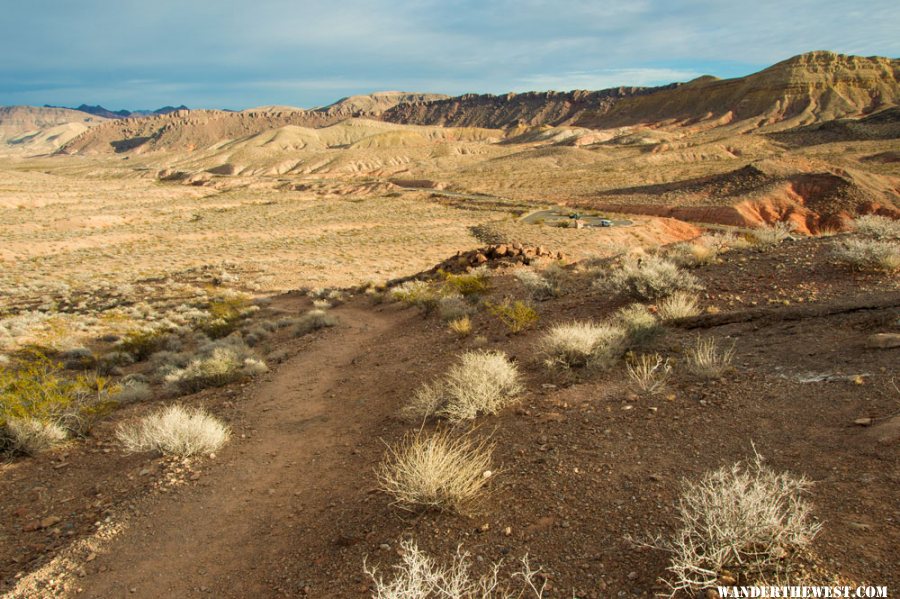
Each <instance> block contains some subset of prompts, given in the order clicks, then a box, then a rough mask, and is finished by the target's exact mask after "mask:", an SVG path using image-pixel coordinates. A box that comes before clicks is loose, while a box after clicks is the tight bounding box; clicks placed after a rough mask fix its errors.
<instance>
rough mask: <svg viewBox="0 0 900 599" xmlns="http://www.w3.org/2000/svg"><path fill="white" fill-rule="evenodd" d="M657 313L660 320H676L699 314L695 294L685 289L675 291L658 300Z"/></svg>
mask: <svg viewBox="0 0 900 599" xmlns="http://www.w3.org/2000/svg"><path fill="white" fill-rule="evenodd" d="M658 308H659V310H658V312H657V314H659V317H660V318H661V319H662V320H677V319H679V318H689V317H691V316H697V315H698V314H700V306H699V305H698V300H697V295H696V294H693V293H688V292H686V291H676V292H675V293H673V294H672V295H670V296H669V297H667V298H664V299H663V300H662V301H661V302H659V306H658Z"/></svg>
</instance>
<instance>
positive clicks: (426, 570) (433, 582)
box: [363, 540, 547, 599]
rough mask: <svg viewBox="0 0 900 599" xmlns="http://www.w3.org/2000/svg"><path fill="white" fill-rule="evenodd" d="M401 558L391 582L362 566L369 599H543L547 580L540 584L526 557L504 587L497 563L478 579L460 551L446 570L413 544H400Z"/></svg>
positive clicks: (536, 573) (458, 550)
mask: <svg viewBox="0 0 900 599" xmlns="http://www.w3.org/2000/svg"><path fill="white" fill-rule="evenodd" d="M400 555H401V558H400V563H399V564H397V565H396V566H394V576H393V577H392V578H391V579H390V580H385V579H384V577H383V576H381V575H380V574H379V573H378V571H377V569H376V568H374V567H373V568H371V569H370V568H369V567H368V565H367V564H365V562H364V563H363V571H364V572H365V573H366V575H368V576H369V578H370V579H371V580H372V583H373V585H374V590H373V592H372V599H524V597H533V598H534V599H542V598H543V597H544V591H545V588H546V586H547V583H546V580H544V581H540V582H539V579H538V577H537V575H538V574H539V573H540V570H533V569H532V568H531V565H530V564H529V562H528V556H527V555H526V556H525V557H524V558H522V565H521V567H520V569H519V571H518V572H515V573H514V574H513V575H512V576H511V577H510V580H509V581H508V582H506V583H504V582H503V581H502V580H501V579H500V564H499V563H494V564H492V565H491V566H490V568H489V569H488V571H487V572H486V573H484V574H482V575H480V576H479V575H477V574H475V573H473V572H472V564H471V560H470V556H469V554H468V553H467V552H464V551H463V550H462V547H460V548H458V549H457V551H456V555H455V556H454V557H453V560H452V561H451V562H450V564H449V565H446V566H443V565H440V564H438V563H437V562H436V561H435V560H434V559H433V558H432V557H430V556H429V555H428V554H426V553H425V552H424V551H422V550H420V549H419V547H418V545H417V544H416V542H415V541H413V540H404V541H401V542H400Z"/></svg>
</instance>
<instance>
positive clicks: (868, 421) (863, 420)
mask: <svg viewBox="0 0 900 599" xmlns="http://www.w3.org/2000/svg"><path fill="white" fill-rule="evenodd" d="M853 424H856V425H859V426H869V425H870V424H872V419H871V418H857V419H856V420H854V421H853Z"/></svg>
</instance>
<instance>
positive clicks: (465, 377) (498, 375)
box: [403, 350, 523, 421]
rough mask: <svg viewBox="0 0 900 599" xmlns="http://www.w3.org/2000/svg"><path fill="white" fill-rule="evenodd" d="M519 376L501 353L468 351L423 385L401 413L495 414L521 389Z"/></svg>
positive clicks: (450, 417)
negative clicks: (432, 381) (439, 376)
mask: <svg viewBox="0 0 900 599" xmlns="http://www.w3.org/2000/svg"><path fill="white" fill-rule="evenodd" d="M520 378H521V375H520V374H519V370H518V368H517V367H516V365H515V364H513V363H512V362H510V361H509V359H508V358H507V357H506V354H504V353H503V352H498V351H485V350H475V351H469V352H466V353H464V354H463V355H462V356H460V358H459V361H458V362H457V363H456V364H454V365H453V366H451V367H450V369H449V370H448V371H447V373H446V374H445V375H444V376H443V378H441V379H440V380H438V381H435V382H434V383H432V384H430V385H429V384H426V385H423V386H422V387H421V388H420V389H419V390H418V391H417V392H416V394H415V396H414V397H413V399H412V400H411V401H410V403H409V404H408V405H407V406H405V407H404V409H403V413H404V415H405V416H406V417H407V418H428V417H430V416H439V417H443V418H447V419H448V420H451V421H460V420H472V419H473V418H475V417H476V416H478V415H479V414H496V413H497V412H499V411H500V410H501V409H503V408H504V407H505V406H507V405H509V404H510V403H512V402H513V401H514V400H515V398H516V396H517V395H518V394H519V393H521V392H522V390H523V388H522V385H521V383H520Z"/></svg>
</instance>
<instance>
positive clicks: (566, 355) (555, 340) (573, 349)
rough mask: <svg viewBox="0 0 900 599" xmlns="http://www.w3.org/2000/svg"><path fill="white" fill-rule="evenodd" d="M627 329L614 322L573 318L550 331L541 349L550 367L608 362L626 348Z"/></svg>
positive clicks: (595, 364) (540, 346)
mask: <svg viewBox="0 0 900 599" xmlns="http://www.w3.org/2000/svg"><path fill="white" fill-rule="evenodd" d="M625 337H626V333H625V330H624V329H623V328H622V327H620V326H615V325H611V324H596V323H593V322H571V323H566V324H558V325H555V326H554V327H553V328H551V329H550V330H549V331H547V334H546V335H544V337H543V339H541V341H540V345H539V350H540V352H541V353H542V354H543V355H544V356H546V358H545V360H544V363H545V364H546V365H547V366H548V367H549V368H556V367H562V368H581V367H595V368H602V367H606V366H608V365H609V364H610V363H611V362H612V361H614V360H615V359H616V358H617V357H619V356H620V355H621V354H622V352H623V351H624V349H625Z"/></svg>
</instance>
